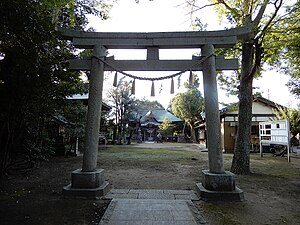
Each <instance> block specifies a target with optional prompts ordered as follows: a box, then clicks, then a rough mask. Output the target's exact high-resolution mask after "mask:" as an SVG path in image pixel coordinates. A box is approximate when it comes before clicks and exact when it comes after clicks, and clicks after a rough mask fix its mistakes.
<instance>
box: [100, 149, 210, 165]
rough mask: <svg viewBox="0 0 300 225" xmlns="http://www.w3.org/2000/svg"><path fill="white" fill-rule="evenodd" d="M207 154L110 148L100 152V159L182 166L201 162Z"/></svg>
mask: <svg viewBox="0 0 300 225" xmlns="http://www.w3.org/2000/svg"><path fill="white" fill-rule="evenodd" d="M204 156H207V154H205V153H200V152H192V151H174V150H168V149H164V148H160V149H153V148H152V149H146V148H121V147H109V148H108V149H107V150H105V151H100V152H99V157H100V159H101V158H103V159H107V160H109V159H111V160H124V161H126V160H140V161H150V162H153V161H155V162H161V163H164V162H165V163H167V162H178V163H181V164H190V163H191V161H196V162H197V161H199V160H201V159H202V158H204Z"/></svg>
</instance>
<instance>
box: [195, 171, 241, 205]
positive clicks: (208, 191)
mask: <svg viewBox="0 0 300 225" xmlns="http://www.w3.org/2000/svg"><path fill="white" fill-rule="evenodd" d="M196 191H197V193H198V195H199V196H200V198H201V199H203V200H205V201H243V200H244V192H243V191H242V190H241V189H239V188H238V187H236V186H235V180H234V174H233V173H231V172H229V171H225V173H221V174H216V173H210V172H209V171H208V170H203V171H202V183H197V184H196Z"/></svg>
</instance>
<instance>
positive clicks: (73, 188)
mask: <svg viewBox="0 0 300 225" xmlns="http://www.w3.org/2000/svg"><path fill="white" fill-rule="evenodd" d="M103 173H104V170H103V169H97V170H95V171H92V172H83V171H82V170H81V169H78V170H75V171H73V172H72V183H71V184H69V185H67V186H65V187H63V195H65V196H73V197H87V198H97V197H102V196H104V195H105V194H106V193H107V192H108V190H109V184H108V182H106V181H104V177H103Z"/></svg>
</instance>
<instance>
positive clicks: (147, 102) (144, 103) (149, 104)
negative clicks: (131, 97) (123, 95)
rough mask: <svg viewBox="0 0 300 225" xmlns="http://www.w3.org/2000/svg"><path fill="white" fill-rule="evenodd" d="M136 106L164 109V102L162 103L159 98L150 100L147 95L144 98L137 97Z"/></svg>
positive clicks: (138, 107)
mask: <svg viewBox="0 0 300 225" xmlns="http://www.w3.org/2000/svg"><path fill="white" fill-rule="evenodd" d="M135 102H136V106H135V107H136V108H137V109H148V110H150V109H164V107H163V106H162V104H160V103H159V102H158V101H157V100H155V101H150V100H148V99H146V98H145V97H144V98H143V99H137V100H136V101H135Z"/></svg>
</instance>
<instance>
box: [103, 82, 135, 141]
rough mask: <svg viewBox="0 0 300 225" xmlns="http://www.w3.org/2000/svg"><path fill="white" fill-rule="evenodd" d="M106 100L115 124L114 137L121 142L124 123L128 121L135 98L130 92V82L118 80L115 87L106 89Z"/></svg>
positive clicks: (123, 133) (133, 107)
mask: <svg viewBox="0 0 300 225" xmlns="http://www.w3.org/2000/svg"><path fill="white" fill-rule="evenodd" d="M107 100H108V101H109V102H110V105H112V107H113V111H112V116H113V117H114V120H115V124H116V126H117V130H116V133H117V134H116V138H117V139H118V143H119V144H122V138H123V137H124V135H125V132H126V131H125V128H126V124H128V122H129V117H130V114H131V112H132V111H133V110H134V109H135V106H136V100H135V98H134V96H133V95H132V94H131V82H127V81H122V82H119V84H118V86H117V87H112V88H111V89H109V90H108V93H107Z"/></svg>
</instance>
